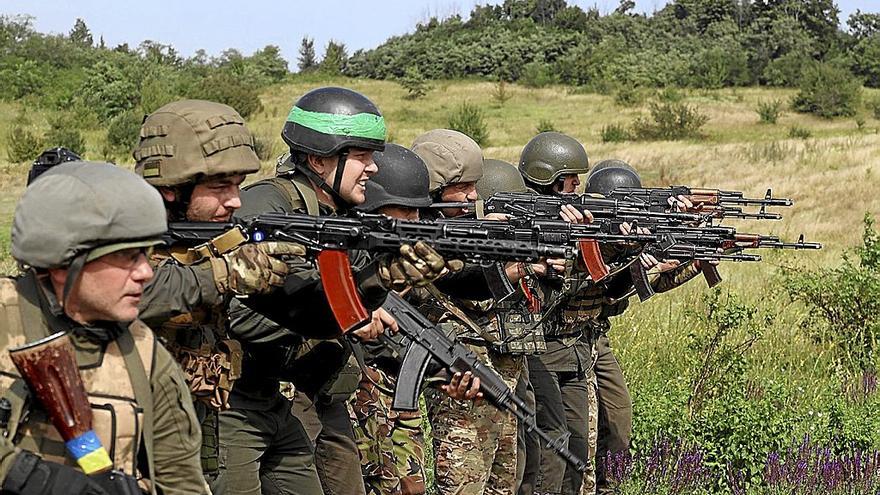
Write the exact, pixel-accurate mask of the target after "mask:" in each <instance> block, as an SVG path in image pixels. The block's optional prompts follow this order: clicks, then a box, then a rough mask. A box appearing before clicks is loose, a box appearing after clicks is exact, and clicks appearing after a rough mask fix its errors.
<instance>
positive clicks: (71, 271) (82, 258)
mask: <svg viewBox="0 0 880 495" xmlns="http://www.w3.org/2000/svg"><path fill="white" fill-rule="evenodd" d="M88 255H89V253H88V251H86V252H83V253H80V254H78V255H76V257H75V258H73V261H72V262H71V263H70V266H69V267H68V268H67V278H66V279H65V280H64V291H63V292H62V293H61V307H62V308H63V307H66V306H67V298H68V297H70V292H71V291H72V290H73V285H74V284H75V283H76V281H77V279H79V276H80V274H81V273H82V269H83V266H85V264H86V257H87V256H88Z"/></svg>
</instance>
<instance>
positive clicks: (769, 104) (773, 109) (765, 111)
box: [755, 100, 782, 124]
mask: <svg viewBox="0 0 880 495" xmlns="http://www.w3.org/2000/svg"><path fill="white" fill-rule="evenodd" d="M755 111H756V112H758V117H759V118H760V119H761V123H762V124H775V123H776V121H777V120H779V115H780V114H781V113H782V101H781V100H770V101H762V102H759V103H758V108H756V109H755Z"/></svg>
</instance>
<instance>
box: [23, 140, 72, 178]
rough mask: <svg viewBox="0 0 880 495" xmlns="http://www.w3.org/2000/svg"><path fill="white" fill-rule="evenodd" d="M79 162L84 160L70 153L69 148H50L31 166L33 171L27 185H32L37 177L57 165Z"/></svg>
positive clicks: (30, 172)
mask: <svg viewBox="0 0 880 495" xmlns="http://www.w3.org/2000/svg"><path fill="white" fill-rule="evenodd" d="M78 160H82V158H80V156H79V155H77V154H76V153H74V152H73V151H70V150H69V149H67V148H62V147H60V146H59V147H57V148H50V149H48V150H46V151H44V152H42V153H40V156H38V157H37V159H36V160H34V163H32V164H31V169H30V171H29V172H28V178H27V183H28V185H30V184H31V182H33V181H34V180H35V179H36V178H37V177H39V176H40V175H42V174H43V172H45V171H47V170H49V169H50V168H52V167H54V166H55V165H58V164H61V163H64V162H75V161H78Z"/></svg>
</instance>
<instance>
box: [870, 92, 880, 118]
mask: <svg viewBox="0 0 880 495" xmlns="http://www.w3.org/2000/svg"><path fill="white" fill-rule="evenodd" d="M868 110H870V111H871V113H873V114H874V118H875V119H877V120H880V96H875V97H874V98H872V99H871V100H869V101H868Z"/></svg>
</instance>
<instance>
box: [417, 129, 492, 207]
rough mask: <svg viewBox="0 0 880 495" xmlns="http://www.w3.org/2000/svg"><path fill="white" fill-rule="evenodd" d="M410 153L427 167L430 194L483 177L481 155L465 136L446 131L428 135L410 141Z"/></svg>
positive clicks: (471, 140) (431, 132) (478, 147)
mask: <svg viewBox="0 0 880 495" xmlns="http://www.w3.org/2000/svg"><path fill="white" fill-rule="evenodd" d="M412 150H413V151H415V153H416V154H417V155H419V156H420V157H421V158H422V160H424V161H425V164H426V165H428V172H429V173H430V174H431V192H434V191H437V190H438V189H440V188H441V187H444V186H448V185H450V184H457V183H459V182H476V181H478V180H480V178H481V177H483V151H482V150H481V149H480V145H478V144H477V143H476V141H474V140H473V139H471V138H469V137H468V136H466V135H465V134H462V133H460V132H458V131H453V130H450V129H435V130H433V131H428V132H426V133H424V134H422V135H421V136H419V137H417V138H416V140H415V141H413V145H412Z"/></svg>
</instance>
